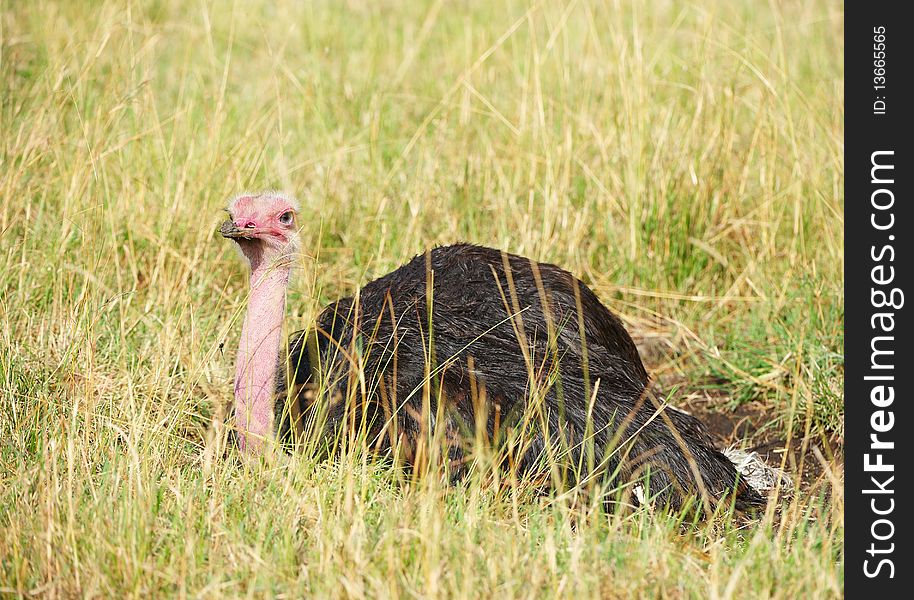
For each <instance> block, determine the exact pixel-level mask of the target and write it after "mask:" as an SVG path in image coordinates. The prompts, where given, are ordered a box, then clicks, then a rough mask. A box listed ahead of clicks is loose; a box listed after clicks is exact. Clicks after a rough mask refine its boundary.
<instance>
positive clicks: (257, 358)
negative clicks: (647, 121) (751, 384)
mask: <svg viewBox="0 0 914 600" xmlns="http://www.w3.org/2000/svg"><path fill="white" fill-rule="evenodd" d="M297 212H298V206H297V204H296V202H295V201H294V200H292V199H291V198H290V197H288V196H286V195H284V194H281V193H273V192H266V193H262V194H257V195H249V194H245V195H241V196H238V197H236V198H235V199H234V200H232V202H231V203H230V205H229V207H228V213H229V220H227V221H225V222H224V223H223V224H222V226H221V228H220V233H221V234H222V235H223V236H224V237H226V238H228V239H230V240H233V241H234V242H235V243H236V244H237V245H238V248H239V249H240V251H241V254H242V255H243V256H244V258H245V259H246V260H247V262H248V263H249V265H250V286H251V287H250V296H249V300H248V310H247V314H246V316H245V318H244V324H243V326H242V331H241V339H240V344H239V349H238V358H237V364H236V371H235V388H234V395H235V432H236V439H237V444H238V446H239V448H240V450H241V451H242V452H243V453H247V454H254V455H258V454H260V453H262V452H263V451H264V446H265V444H266V443H267V441H268V440H269V439H271V438H273V437H276V436H278V437H279V438H280V440H287V441H288V440H289V439H292V438H294V433H295V432H297V431H302V427H303V424H304V423H305V421H309V420H311V421H312V422H313V420H314V419H315V415H316V414H318V413H320V414H322V415H323V416H322V423H323V424H322V425H321V426H320V427H319V429H318V433H319V434H320V435H319V437H321V438H323V439H327V440H332V439H334V436H335V439H337V440H340V436H341V435H342V434H341V433H340V432H341V431H345V428H346V426H347V425H350V426H351V425H353V424H354V423H356V422H357V424H358V426H359V427H361V431H364V432H366V433H367V434H368V435H367V437H366V438H365V439H366V440H368V442H369V443H371V444H372V445H373V447H374V448H375V449H376V450H379V451H385V450H386V451H392V450H394V449H396V448H400V449H403V453H402V455H403V456H404V457H405V461H406V462H407V463H410V462H411V461H417V460H419V457H418V456H417V453H418V454H421V451H419V448H420V446H421V443H420V442H421V440H422V439H423V435H424V434H427V433H428V432H429V431H430V430H432V429H435V428H436V427H437V428H438V429H439V430H440V429H441V428H443V431H444V436H443V437H444V439H445V447H446V459H447V463H448V464H450V465H454V467H453V471H454V473H456V474H458V476H459V473H460V472H461V470H462V469H463V466H465V465H466V464H467V463H468V462H469V461H468V460H467V455H468V452H467V448H468V447H469V445H471V444H469V445H468V444H467V443H465V442H466V440H472V439H474V438H475V439H479V436H482V437H483V438H484V439H486V440H487V441H488V442H489V443H496V442H497V441H498V440H501V441H502V443H503V445H504V446H505V447H506V448H507V450H505V452H504V454H503V457H504V461H503V462H504V464H505V465H510V466H512V467H513V468H515V469H517V471H516V472H517V473H521V474H532V475H533V476H537V475H539V476H543V475H542V474H543V473H544V472H545V473H548V472H549V471H548V470H549V468H550V465H552V466H553V467H554V466H555V465H556V464H564V465H571V466H570V467H569V468H568V469H567V470H566V471H564V472H565V473H567V474H568V477H569V478H570V479H572V482H574V481H581V480H588V478H591V477H592V476H593V475H594V474H596V475H598V476H601V477H603V478H604V479H603V480H604V481H613V482H616V483H617V484H618V486H619V487H621V486H623V485H626V484H629V485H631V489H632V490H633V494H632V495H631V498H632V502H635V503H638V502H643V501H644V498H646V497H650V498H652V499H654V501H659V502H661V503H664V504H666V505H668V506H671V507H673V508H678V507H680V506H682V505H683V503H684V502H685V500H686V498H689V497H700V498H703V499H707V500H711V501H712V502H713V503H716V502H719V501H721V500H723V499H730V498H732V499H733V500H734V501H735V502H734V504H735V505H736V507H737V508H739V509H747V508H751V507H756V506H761V505H763V504H764V503H765V498H764V497H763V496H762V495H761V494H760V493H759V492H758V490H756V489H755V488H753V487H752V486H751V485H749V484H748V483H747V482H746V481H744V480H743V479H742V478H741V477H740V475H739V474H738V471H737V469H736V467H735V466H734V464H733V462H731V460H730V459H729V458H728V457H727V456H725V454H724V453H722V452H720V451H718V450H717V449H716V448H715V447H714V445H713V442H712V440H711V438H710V436H709V434H708V433H707V431H706V429H705V428H704V426H703V425H702V424H701V423H700V422H699V421H698V420H697V419H695V418H694V417H692V416H690V415H688V414H686V413H684V412H681V411H678V410H676V409H673V408H672V407H669V406H668V405H666V404H664V403H663V402H662V401H660V400H658V399H657V398H655V397H654V396H653V394H652V393H651V391H650V387H649V377H648V374H647V371H646V370H645V368H644V365H643V364H642V362H641V358H640V356H639V354H638V350H637V349H636V347H635V344H634V342H633V341H632V339H631V337H630V336H629V334H628V333H627V332H626V330H625V328H624V327H623V326H622V323H621V322H620V320H619V318H618V317H616V315H614V314H613V313H612V312H610V311H609V309H607V308H606V307H605V306H603V304H601V303H600V301H599V300H598V299H597V296H596V295H595V294H594V293H593V292H592V291H591V290H590V289H589V288H588V287H587V286H586V285H585V284H584V283H582V282H581V281H579V280H578V279H576V278H575V277H574V276H572V275H571V274H570V273H568V272H567V271H565V270H563V269H561V268H559V267H557V266H554V265H550V264H544V263H537V262H535V261H532V260H530V259H527V258H524V257H521V256H517V255H513V254H508V253H505V252H501V251H498V250H493V249H491V248H485V247H481V246H475V245H470V244H456V245H451V246H443V247H437V248H434V249H432V250H430V251H428V252H426V253H425V254H422V255H419V256H416V257H415V258H413V259H412V260H410V261H409V262H408V263H407V264H405V265H404V266H402V267H400V268H398V269H396V270H395V271H393V272H391V273H389V274H387V275H385V276H383V277H381V278H380V279H377V280H375V281H372V282H371V283H368V284H367V285H365V286H364V287H363V288H362V289H361V290H359V292H358V293H357V294H356V295H355V296H353V297H348V298H344V299H342V300H339V301H337V302H335V303H334V304H331V305H330V306H328V307H326V308H325V309H324V310H323V311H321V313H320V314H319V316H318V317H317V319H316V322H315V323H314V325H313V327H311V328H308V329H306V330H303V331H299V332H297V333H294V334H292V336H291V337H290V339H289V342H288V344H287V345H286V346H283V344H282V339H281V329H282V321H283V316H284V312H285V302H286V290H287V287H288V284H289V277H290V272H291V269H292V263H293V257H294V256H295V255H296V253H297V252H298V250H299V248H300V239H299V235H298V226H297V224H296V215H297ZM429 312H431V315H429ZM562 460H564V461H565V462H562ZM412 464H413V465H414V466H415V462H413V463H412ZM589 480H591V481H592V479H589Z"/></svg>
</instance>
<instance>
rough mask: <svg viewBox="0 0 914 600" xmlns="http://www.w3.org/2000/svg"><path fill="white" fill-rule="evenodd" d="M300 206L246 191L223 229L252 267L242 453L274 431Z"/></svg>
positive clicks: (238, 400)
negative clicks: (283, 328) (280, 357)
mask: <svg viewBox="0 0 914 600" xmlns="http://www.w3.org/2000/svg"><path fill="white" fill-rule="evenodd" d="M297 211H298V206H297V204H296V202H295V201H294V200H292V199H291V198H289V197H288V196H286V195H284V194H280V193H273V192H266V193H263V194H257V195H251V194H242V195H241V196H238V197H237V198H235V199H234V200H232V202H231V203H230V204H229V206H228V212H229V220H227V221H225V222H224V223H223V224H222V226H221V227H220V228H219V232H220V233H221V234H222V235H223V236H224V237H226V238H228V239H231V240H233V241H234V242H236V243H237V244H238V248H239V250H241V254H242V255H243V256H244V257H245V258H246V259H247V261H248V263H249V264H250V267H251V293H250V296H249V297H248V310H247V314H246V315H245V318H244V325H243V326H242V329H241V340H240V342H239V346H238V360H237V362H236V366H235V427H236V429H237V431H238V445H239V446H240V448H241V449H242V450H243V451H246V452H249V453H260V452H261V450H262V448H263V447H264V443H265V441H266V440H267V439H268V438H269V437H270V435H271V434H272V430H273V414H274V406H275V399H276V396H277V394H276V381H277V374H276V369H277V366H278V364H279V350H280V342H281V337H282V319H283V313H284V312H285V304H286V289H287V288H288V285H289V273H290V271H291V268H292V257H294V256H295V254H296V253H297V252H298V249H299V246H300V240H299V236H298V229H297V227H296V224H295V215H296V213H297Z"/></svg>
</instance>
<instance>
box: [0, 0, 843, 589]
mask: <svg viewBox="0 0 914 600" xmlns="http://www.w3.org/2000/svg"><path fill="white" fill-rule="evenodd" d="M842 39H843V13H842V12H841V9H840V7H837V6H835V5H834V3H828V2H811V3H795V2H771V3H759V2H749V1H738V2H731V1H723V0H720V1H707V2H701V3H681V2H664V3H660V2H651V3H627V2H596V1H589V0H580V1H574V0H568V1H567V2H560V1H554V0H544V1H541V2H535V3H532V4H527V3H525V2H521V1H518V0H507V1H498V2H466V3H460V4H459V5H454V4H451V3H444V2H395V1H392V0H390V1H387V0H385V1H383V2H367V1H361V0H352V1H350V2H347V3H331V2H293V1H291V0H278V1H275V2H262V1H252V2H234V3H233V2H214V1H210V0H202V1H200V2H179V1H178V0H148V1H127V2H110V3H90V2H60V3H52V2H46V1H43V0H39V1H36V2H28V3H25V2H15V1H9V0H7V1H2V0H0V320H2V325H3V326H2V328H0V390H2V392H0V594H12V595H17V594H18V595H25V594H30V595H39V596H47V597H70V596H77V595H80V596H144V597H145V596H164V595H179V596H201V597H223V596H255V597H256V596H281V595H284V596H290V597H300V596H303V595H326V596H332V597H362V596H371V597H386V596H388V595H393V596H401V597H403V596H421V597H436V596H453V597H480V596H481V597H495V596H497V597H536V596H547V597H548V596H576V595H578V594H583V595H588V596H604V597H631V596H636V597H658V596H664V597H683V596H690V597H693V596H694V597H711V598H732V597H740V598H742V597H794V596H798V595H803V596H806V595H812V596H836V595H838V594H840V593H841V588H842V581H843V548H842V544H843V483H842V477H843V476H842V471H841V467H840V465H838V464H832V463H828V464H826V469H825V471H826V475H827V476H826V477H825V478H824V479H823V480H822V481H820V482H819V483H817V484H815V485H812V486H811V487H807V488H803V489H801V490H800V493H798V494H796V495H795V496H794V497H793V499H792V500H786V499H785V500H783V501H779V502H775V503H773V504H772V506H771V507H770V508H769V510H768V511H767V512H766V513H765V514H764V515H760V516H759V517H758V518H757V519H755V520H752V521H750V522H746V521H745V520H741V519H739V518H732V517H726V516H722V517H720V518H718V519H713V520H712V521H710V522H702V523H682V517H681V516H679V515H665V514H651V513H650V511H647V510H642V511H637V512H635V513H632V514H610V515H607V514H605V513H604V512H603V511H602V510H601V509H600V508H599V507H597V506H590V505H587V504H586V503H585V504H584V505H581V503H580V502H577V503H576V502H573V501H571V500H568V499H567V498H565V497H554V498H547V499H545V500H535V499H532V498H531V497H529V495H526V494H525V493H524V488H523V486H493V485H491V484H489V485H487V484H486V483H485V482H483V481H470V482H468V483H467V484H466V485H465V487H458V488H448V487H447V486H442V485H441V484H440V483H438V482H437V481H436V480H435V479H434V478H433V477H427V478H422V479H419V480H415V481H406V482H403V481H402V477H401V476H400V474H398V473H397V472H396V471H395V470H394V469H393V468H391V467H389V466H386V465H385V464H384V463H379V462H377V461H374V460H371V459H370V457H368V456H366V455H365V454H364V453H361V452H358V451H354V452H352V453H351V454H349V455H347V457H345V458H344V459H343V460H341V461H340V462H329V463H328V462H318V461H315V460H314V459H312V458H311V457H310V456H307V455H296V456H289V457H278V458H276V459H275V460H274V461H273V462H271V463H268V464H266V465H245V464H243V463H241V462H239V461H237V460H236V458H234V457H233V456H230V457H228V458H226V459H220V458H215V459H214V458H213V455H214V452H213V443H214V442H213V436H212V435H211V434H210V433H208V431H209V427H210V422H211V420H212V415H213V414H214V413H215V412H216V408H217V407H219V406H221V405H222V404H224V403H225V402H226V401H228V400H229V399H230V396H231V377H232V364H231V362H232V357H233V355H234V347H235V344H236V342H237V335H238V329H239V319H238V315H239V312H240V311H241V310H243V306H244V298H245V286H246V280H245V276H244V273H243V266H242V265H241V263H240V261H238V260H237V258H236V256H235V255H234V252H232V251H231V249H230V247H229V244H227V243H226V242H224V241H223V240H221V239H218V236H216V235H215V229H216V227H217V225H218V223H219V221H220V218H221V213H220V211H219V209H220V208H221V207H223V206H224V204H225V201H226V199H227V198H228V197H229V196H231V195H233V194H235V193H237V192H238V191H240V190H244V189H253V190H258V189H262V188H282V189H287V190H290V191H293V192H294V193H295V194H296V195H297V196H298V197H299V198H300V199H301V200H302V204H303V207H304V218H303V219H302V223H303V225H304V230H303V232H302V234H303V238H304V247H305V248H306V249H307V256H304V257H302V260H301V263H300V264H301V268H300V270H299V273H298V274H297V277H296V279H295V281H294V283H293V288H292V291H291V295H290V302H289V307H290V308H289V312H290V314H289V319H288V322H289V326H290V328H300V327H303V326H304V325H305V324H306V323H307V322H308V320H309V319H311V318H313V317H314V315H315V314H316V311H317V310H318V308H319V307H320V306H322V305H323V304H325V303H327V302H329V301H332V300H334V299H336V298H338V297H339V296H341V295H344V294H345V295H348V294H350V293H352V291H354V289H355V288H356V287H357V286H358V285H360V284H363V283H365V282H367V281H369V280H370V279H371V278H373V277H375V276H378V275H381V274H383V273H385V272H387V271H388V270H389V269H391V268H393V267H396V266H397V265H399V264H401V263H403V262H404V261H405V260H406V259H408V258H409V257H411V256H413V255H414V254H416V253H418V252H421V251H422V250H423V249H424V248H425V247H427V246H429V245H432V244H439V243H446V242H451V241H455V240H468V241H473V242H477V243H483V244H487V245H491V246H497V247H503V248H505V249H508V250H510V251H513V252H517V253H521V254H526V255H529V256H532V257H534V258H537V259H540V260H545V261H549V262H554V263H558V264H561V265H562V266H564V267H566V268H568V269H569V270H571V271H573V272H574V273H576V274H577V275H579V276H581V277H582V278H583V279H584V280H585V281H586V282H588V283H589V284H590V285H591V286H592V287H593V288H594V290H595V291H596V292H597V293H598V295H599V296H600V297H601V298H602V299H603V300H604V301H605V302H606V303H607V304H608V305H609V306H610V307H611V308H613V309H614V310H615V311H617V312H618V313H620V314H621V315H622V316H623V318H624V320H625V322H626V324H627V326H628V327H629V329H630V330H632V331H633V332H634V333H635V334H636V336H654V337H660V338H662V339H664V340H665V341H666V342H667V347H668V348H670V349H671V350H670V351H669V352H667V353H666V354H665V355H664V357H663V359H662V360H659V361H656V362H655V363H654V364H652V365H650V366H651V367H652V369H653V371H654V372H655V373H656V374H657V375H658V376H661V377H662V376H665V375H670V376H675V377H676V378H678V379H679V380H682V381H684V382H686V384H687V385H688V386H690V387H693V388H696V387H698V388H700V387H702V386H710V385H714V386H718V387H720V388H722V390H723V392H724V393H726V394H727V395H728V396H729V397H730V399H731V400H730V406H734V405H737V404H739V403H742V402H746V401H750V400H751V401H753V402H756V403H761V404H762V405H763V406H764V407H765V411H766V414H767V415H769V416H770V420H771V422H772V425H771V426H772V427H774V428H776V429H777V431H780V432H781V433H782V434H783V435H784V436H785V437H787V438H788V440H789V442H790V443H791V444H793V445H805V444H809V443H810V440H815V439H821V438H824V437H827V438H830V439H832V440H838V441H840V439H841V437H842V435H843V406H842V395H843V355H842V352H843V300H842V296H843V264H842V254H843V241H842V231H843V195H842V194H843V191H842V190H843V177H844V173H843V169H844V166H843V116H844V115H843V79H844V74H843V63H842V58H841V57H842V50H843V48H842ZM223 344H224V347H225V350H223ZM826 463H827V461H826Z"/></svg>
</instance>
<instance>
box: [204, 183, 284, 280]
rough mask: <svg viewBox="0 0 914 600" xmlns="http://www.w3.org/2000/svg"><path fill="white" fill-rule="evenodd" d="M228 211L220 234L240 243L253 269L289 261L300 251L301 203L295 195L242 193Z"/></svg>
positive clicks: (229, 206) (230, 204) (233, 201)
mask: <svg viewBox="0 0 914 600" xmlns="http://www.w3.org/2000/svg"><path fill="white" fill-rule="evenodd" d="M227 210H228V213H229V219H228V220H227V221H225V222H224V223H222V226H221V227H220V228H219V233H221V234H222V235H223V237H226V238H229V239H232V240H235V242H237V243H238V247H239V249H240V250H241V253H242V254H243V255H244V257H245V258H246V259H247V260H248V263H250V265H251V270H252V271H254V272H256V271H258V270H260V269H261V268H263V267H269V266H270V265H271V264H272V263H274V262H276V260H288V259H289V258H291V257H292V256H293V255H294V254H295V253H296V252H297V251H298V249H299V246H300V240H299V236H298V228H297V226H296V222H295V221H296V219H295V216H296V214H297V213H298V203H297V202H295V200H293V199H292V198H290V197H288V196H286V195H285V194H282V193H278V192H264V193H262V194H256V195H252V194H242V195H240V196H237V197H236V198H235V199H234V200H232V201H231V202H230V203H229V205H228V209H227Z"/></svg>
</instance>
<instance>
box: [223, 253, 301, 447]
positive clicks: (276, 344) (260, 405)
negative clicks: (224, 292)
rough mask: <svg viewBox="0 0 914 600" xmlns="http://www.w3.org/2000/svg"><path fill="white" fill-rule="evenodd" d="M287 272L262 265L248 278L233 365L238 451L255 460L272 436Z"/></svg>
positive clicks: (282, 268)
mask: <svg viewBox="0 0 914 600" xmlns="http://www.w3.org/2000/svg"><path fill="white" fill-rule="evenodd" d="M288 285H289V268H288V267H287V266H285V267H274V268H272V269H270V268H269V267H268V266H266V265H263V264H262V263H260V264H258V265H257V266H256V267H255V268H254V269H253V271H252V272H251V296H250V299H249V301H248V312H247V315H245V318H244V326H243V327H242V329H241V342H240V344H239V346H238V361H237V362H236V365H235V426H236V427H237V430H238V444H239V446H240V447H241V450H242V451H247V452H249V453H255V454H258V453H260V452H261V451H262V450H263V445H264V442H265V441H266V439H267V438H268V437H270V436H271V435H272V433H273V413H274V405H275V395H276V367H277V363H278V361H279V348H280V342H281V340H282V319H283V314H284V312H285V308H286V288H287V287H288Z"/></svg>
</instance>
